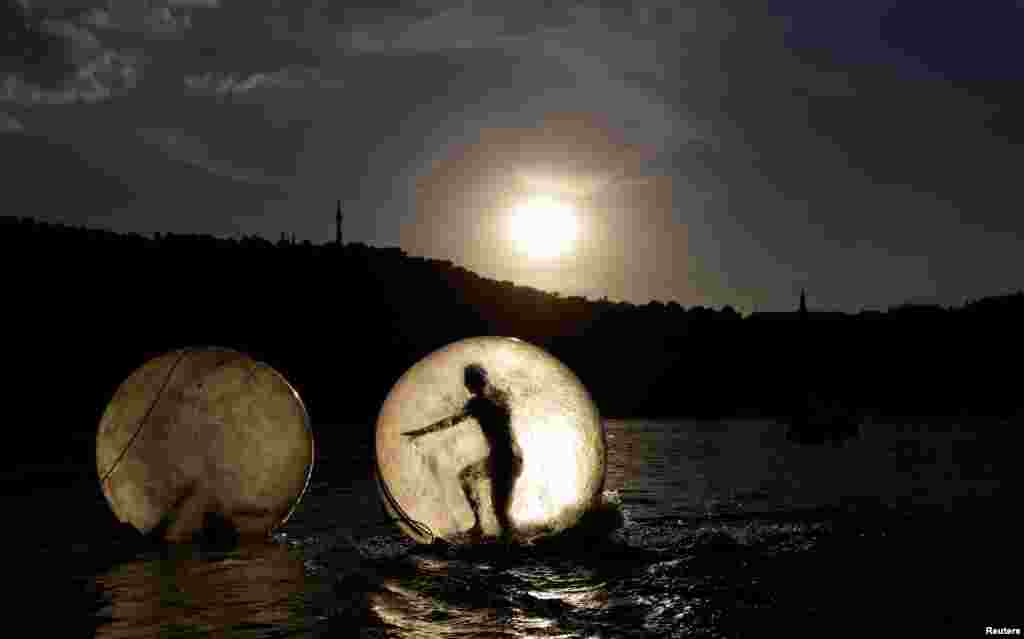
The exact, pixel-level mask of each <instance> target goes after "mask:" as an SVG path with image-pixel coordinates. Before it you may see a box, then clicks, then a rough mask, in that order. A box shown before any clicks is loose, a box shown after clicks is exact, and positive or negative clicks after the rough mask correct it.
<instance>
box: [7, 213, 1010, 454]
mask: <svg viewBox="0 0 1024 639" xmlns="http://www.w3.org/2000/svg"><path fill="white" fill-rule="evenodd" d="M0 249H2V251H3V254H4V256H5V260H4V279H5V282H6V284H5V288H6V289H7V293H6V295H5V296H4V308H5V310H4V313H3V315H4V324H5V326H7V331H6V332H5V334H6V336H7V343H8V348H7V349H6V350H7V351H8V352H9V353H12V354H13V357H12V358H8V362H9V363H10V365H9V366H8V367H7V370H8V371H9V372H10V373H14V375H15V376H16V378H17V380H18V384H19V385H21V388H18V387H15V388H14V389H9V393H11V395H10V397H9V398H10V399H14V404H15V405H16V406H17V408H18V409H19V410H21V411H24V415H25V416H24V417H21V418H19V420H18V421H16V422H13V423H16V424H17V425H16V426H14V428H17V429H21V428H25V429H30V430H31V429H38V432H37V434H38V433H41V432H45V431H49V430H51V429H55V430H58V431H66V430H67V429H73V430H76V431H94V430H95V428H96V425H97V423H98V420H99V417H100V415H101V413H102V411H103V409H104V407H105V405H106V403H107V401H109V399H110V397H111V396H112V395H113V393H114V391H115V390H116V388H117V386H118V385H119V384H120V383H121V382H122V381H123V380H124V379H125V378H126V377H127V376H128V375H129V374H130V373H131V372H132V370H134V369H135V368H136V367H138V366H139V365H141V364H142V363H143V362H144V361H146V360H147V359H148V358H150V357H153V356H155V355H157V354H159V353H162V352H165V351H167V350H170V349H174V348H179V347H183V346H200V345H220V346H227V347H232V348H237V349H239V350H242V351H246V352H248V353H250V354H252V355H253V356H255V357H256V358H258V359H261V360H263V361H266V362H267V363H269V364H271V365H272V366H274V367H275V368H277V369H278V370H280V371H281V372H282V373H283V374H284V375H285V376H286V377H287V378H288V380H289V381H291V382H292V384H293V385H295V387H296V388H297V389H298V390H299V392H300V394H301V395H302V397H303V399H304V400H305V401H306V404H307V407H308V408H309V411H310V414H311V416H312V417H313V420H314V422H315V423H316V424H318V428H321V429H323V428H326V425H327V424H331V423H341V422H345V421H352V420H364V419H371V418H372V417H373V416H375V415H376V412H377V410H378V409H379V407H380V404H381V402H382V401H383V399H384V397H385V396H386V395H387V393H388V391H389V390H390V388H391V386H392V384H393V383H394V382H395V381H396V380H397V379H398V377H399V376H401V374H402V373H404V372H405V370H406V369H407V368H408V367H409V366H411V365H412V364H413V363H415V362H416V361H417V360H418V359H420V358H421V357H423V356H424V355H426V354H427V353H429V352H431V351H432V350H434V349H436V348H438V347H441V346H443V345H445V344H447V343H449V342H452V341H454V340H457V339H461V338H463V337H468V336H473V335H483V334H493V335H507V336H515V337H519V338H522V339H524V340H527V341H530V342H533V343H535V344H537V345H540V346H542V347H544V348H546V349H548V350H549V351H551V352H552V353H553V354H554V355H556V356H557V357H559V358H560V359H561V360H562V361H564V362H565V363H566V364H567V365H568V366H570V367H571V368H572V369H573V370H574V371H575V372H576V373H577V375H579V377H580V378H581V379H582V380H583V382H584V383H585V384H586V386H587V387H588V388H589V389H590V391H591V393H592V394H593V396H594V398H595V400H596V401H597V403H598V405H599V406H600V408H601V410H602V413H603V414H606V415H649V416H653V415H673V416H699V417H718V416H731V415H744V416H779V415H785V414H787V413H788V412H790V411H792V408H793V402H794V397H796V396H798V395H799V394H800V393H802V392H804V391H808V392H811V393H813V394H814V395H815V396H816V397H818V398H821V400H822V401H825V402H829V403H832V404H835V405H838V406H841V407H844V408H845V409H848V410H852V411H856V412H860V413H870V414H879V415H960V414H965V415H972V416H984V415H994V416H1005V415H1019V414H1020V407H1021V399H1020V393H1019V391H1018V389H1017V387H1018V386H1019V373H1018V372H1017V369H1018V368H1019V366H1020V347H1019V345H1018V344H1019V335H1018V333H1019V331H1014V330H1012V329H1013V328H1016V327H1019V326H1020V324H1021V321H1022V320H1024V294H1022V293H1017V294H1014V295H1008V296H1004V297H995V298H987V299H982V300H978V301H976V302H970V303H967V304H965V305H964V306H962V307H959V308H955V309H947V308H941V307H937V306H910V305H907V306H901V307H897V308H893V309H890V310H888V311H886V312H878V311H874V312H861V313H857V314H839V313H814V312H813V309H812V312H811V313H809V314H808V316H807V317H806V318H805V319H803V320H801V318H800V316H799V314H798V313H796V312H793V313H772V314H767V313H762V314H758V313H755V314H753V315H750V316H747V317H741V316H740V315H739V314H738V313H736V312H735V311H734V310H733V309H731V308H730V307H726V308H724V309H722V310H713V309H709V308H702V307H693V308H684V307H682V306H680V305H679V304H677V303H675V302H670V303H667V304H663V303H660V302H651V303H649V304H646V305H633V304H628V303H614V302H610V301H608V300H596V301H595V300H587V299H583V298H580V297H563V296H560V295H558V294H554V293H546V292H542V291H539V290H536V289H533V288H530V287H524V286H516V285H513V284H512V283H511V282H508V281H504V282H498V281H493V280H488V279H485V278H482V277H479V276H477V275H476V274H474V273H472V272H470V271H468V270H466V269H464V268H461V267H459V266H456V265H454V264H452V263H451V262H448V261H440V260H432V259H424V258H418V257H413V256H409V255H406V254H405V253H404V252H403V251H401V250H399V249H395V248H390V249H382V248H373V247H369V246H366V245H363V244H348V245H345V246H343V247H339V246H335V245H333V244H326V245H313V244H311V243H309V242H304V243H296V242H293V241H288V240H285V239H282V240H281V241H277V242H271V241H268V240H266V239H262V238H254V237H248V238H239V239H218V238H213V237H209V236H201V235H175V234H157V235H156V236H154V237H143V236H140V235H129V234H117V233H112V232H107V231H100V230H91V229H79V228H71V227H66V226H61V225H54V224H46V223H40V222H36V221H33V220H30V219H20V218H10V217H7V218H0ZM795 306H796V304H795V300H794V307H795ZM322 436H326V437H329V436H330V435H329V433H325V432H318V437H322Z"/></svg>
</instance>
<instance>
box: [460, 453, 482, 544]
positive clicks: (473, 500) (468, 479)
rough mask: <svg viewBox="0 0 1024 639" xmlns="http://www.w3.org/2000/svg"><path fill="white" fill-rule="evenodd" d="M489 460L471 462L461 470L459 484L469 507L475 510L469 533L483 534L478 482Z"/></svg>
mask: <svg viewBox="0 0 1024 639" xmlns="http://www.w3.org/2000/svg"><path fill="white" fill-rule="evenodd" d="M486 463H487V460H484V461H481V462H477V463H475V464H470V465H469V466H466V467H465V468H463V469H462V470H461V471H459V484H461V486H462V494H464V495H465V496H466V501H467V502H469V507H470V508H471V509H472V510H473V527H472V528H471V529H470V530H469V534H470V535H472V536H474V537H479V536H480V535H482V534H483V527H482V526H481V524H480V498H479V496H478V495H477V483H478V482H479V481H480V479H481V478H482V477H483V475H484V472H485V470H486Z"/></svg>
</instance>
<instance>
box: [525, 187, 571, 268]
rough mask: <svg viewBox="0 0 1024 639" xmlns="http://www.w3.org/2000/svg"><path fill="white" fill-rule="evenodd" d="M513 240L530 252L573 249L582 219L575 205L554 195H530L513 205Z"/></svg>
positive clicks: (536, 255)
mask: <svg viewBox="0 0 1024 639" xmlns="http://www.w3.org/2000/svg"><path fill="white" fill-rule="evenodd" d="M510 227H511V228H510V232H511V235H512V240H513V241H514V242H515V243H516V245H517V246H518V247H519V248H520V250H522V251H523V252H525V253H526V254H527V255H528V256H530V257H534V258H541V259H543V258H551V257H557V256H559V255H563V254H565V253H568V252H570V251H571V250H572V248H573V246H574V244H575V243H576V235H577V231H578V222H577V219H576V211H575V208H574V207H573V206H572V205H570V204H568V203H566V202H565V201H562V200H559V199H557V198H554V197H551V196H544V195H535V196H532V197H529V198H527V199H525V200H523V201H522V202H520V203H519V204H517V205H516V206H515V207H514V208H513V209H512V217H511V220H510Z"/></svg>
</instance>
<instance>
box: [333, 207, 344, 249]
mask: <svg viewBox="0 0 1024 639" xmlns="http://www.w3.org/2000/svg"><path fill="white" fill-rule="evenodd" d="M343 217H344V216H343V215H342V214H341V200H338V209H337V211H336V212H335V213H334V243H335V244H336V245H337V246H339V247H340V246H341V220H342V218H343Z"/></svg>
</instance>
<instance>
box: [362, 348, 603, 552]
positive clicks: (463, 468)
mask: <svg viewBox="0 0 1024 639" xmlns="http://www.w3.org/2000/svg"><path fill="white" fill-rule="evenodd" d="M376 456H377V460H376V461H377V467H376V472H377V485H378V490H379V491H380V494H381V498H382V501H383V503H384V506H385V508H386V509H387V511H388V512H389V513H390V514H391V516H392V517H393V518H394V519H395V520H396V522H397V523H398V525H399V527H400V528H401V529H402V530H403V532H405V534H406V535H408V536H409V537H411V538H412V539H414V540H416V541H418V542H421V543H430V542H432V541H434V540H435V539H442V540H445V541H447V542H449V543H452V544H471V543H477V542H487V541H493V540H506V541H513V542H527V543H528V542H530V541H533V540H534V539H537V538H540V537H545V536H551V535H556V534H558V533H560V532H562V531H564V530H566V529H568V528H571V527H572V526H574V525H575V524H576V523H577V522H578V521H579V520H580V518H581V517H582V516H583V515H584V514H585V513H586V512H588V511H589V510H590V509H591V508H593V507H595V506H596V505H597V504H598V502H599V500H600V497H601V492H602V488H603V486H604V477H605V467H606V463H607V459H606V444H605V435H604V428H603V424H602V422H601V419H600V415H599V414H598V410H597V407H596V406H595V404H594V402H593V400H592V399H591V397H590V395H589V394H588V393H587V390H586V389H585V388H584V387H583V384H582V383H581V382H580V380H579V379H578V378H577V377H576V375H575V374H573V372H572V371H571V370H569V368H567V367H566V366H565V365H564V364H562V363H561V362H560V361H558V360H557V359H556V358H554V357H553V356H551V355H550V354H548V353H547V352H546V351H544V350H542V349H540V348H538V347H536V346H533V345H531V344H528V343H526V342H523V341H521V340H518V339H513V338H501V337H476V338H470V339H465V340H461V341H458V342H455V343H453V344H449V345H448V346H446V347H444V348H441V349H439V350H437V351H435V352H433V353H431V354H430V355H428V356H427V357H425V358H424V359H422V360H421V361H419V362H418V363H416V364H415V365H414V366H413V367H412V368H410V369H409V370H408V371H407V372H406V373H405V374H404V375H403V376H402V377H401V378H400V379H399V380H398V382H397V383H396V384H395V385H394V387H393V388H392V389H391V392H390V393H389V395H388V396H387V398H386V399H385V401H384V404H383V406H382V407H381V410H380V414H379V416H378V418H377V426H376Z"/></svg>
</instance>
